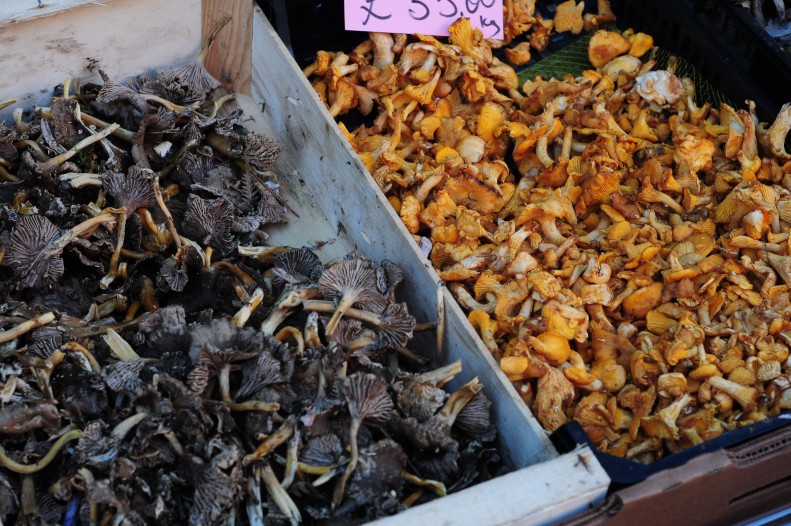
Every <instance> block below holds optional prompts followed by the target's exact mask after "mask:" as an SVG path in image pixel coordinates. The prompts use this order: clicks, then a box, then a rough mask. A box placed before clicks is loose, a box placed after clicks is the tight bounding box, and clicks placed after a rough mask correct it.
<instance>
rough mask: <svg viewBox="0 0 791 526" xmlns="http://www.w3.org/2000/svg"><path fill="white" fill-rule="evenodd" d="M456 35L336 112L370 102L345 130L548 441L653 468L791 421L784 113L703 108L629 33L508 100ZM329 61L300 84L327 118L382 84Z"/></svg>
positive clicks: (605, 38)
mask: <svg viewBox="0 0 791 526" xmlns="http://www.w3.org/2000/svg"><path fill="white" fill-rule="evenodd" d="M450 33H451V36H450V37H449V39H448V41H447V42H444V41H439V40H435V39H432V38H429V37H423V36H417V39H416V41H415V42H409V41H407V43H406V44H405V45H404V46H403V47H402V50H401V52H400V54H399V53H398V52H396V54H395V59H394V60H393V64H394V65H393V66H392V73H391V74H392V77H390V80H389V84H388V86H389V87H388V90H387V91H386V92H380V93H377V94H376V97H373V98H371V99H366V98H364V97H362V96H358V97H356V98H355V97H352V98H350V99H349V100H348V101H347V103H346V104H344V105H343V107H342V110H343V111H333V114H335V115H338V114H342V113H343V112H345V111H349V110H351V109H353V108H357V109H360V110H362V112H363V113H367V112H370V111H372V110H373V103H374V102H375V103H376V110H377V113H376V115H375V117H374V120H373V123H372V124H371V125H363V126H360V127H358V128H357V129H355V130H353V131H349V130H348V129H347V128H346V127H345V126H344V125H343V122H341V123H340V126H341V128H342V129H343V131H344V133H345V134H346V136H347V138H348V139H349V141H350V143H351V144H352V146H353V147H354V149H355V150H356V151H357V152H358V154H359V156H360V158H361V160H362V162H363V163H364V164H365V166H366V167H367V168H368V170H369V171H370V173H371V174H372V176H373V178H374V179H375V180H376V182H377V183H378V185H379V186H380V187H381V189H382V191H383V192H384V193H385V194H386V196H387V198H388V200H389V201H390V203H391V204H392V205H393V207H394V208H395V209H396V211H397V212H398V213H399V214H400V216H401V218H402V220H403V221H404V224H405V225H406V227H407V229H408V230H409V231H410V232H411V233H412V234H413V235H414V236H415V240H416V241H417V242H418V244H419V245H420V246H421V247H422V248H424V250H425V253H426V254H427V256H428V257H429V259H430V260H431V262H432V263H433V265H434V267H435V268H436V270H437V271H438V273H439V275H440V277H441V278H442V279H443V280H445V281H446V282H447V283H448V287H449V289H450V290H451V291H452V292H453V294H454V296H455V297H456V299H457V300H458V302H459V304H460V305H461V306H462V307H463V308H464V309H466V311H467V312H468V313H469V314H468V317H469V321H470V323H471V324H472V325H473V327H474V328H475V330H476V331H477V332H478V334H479V335H480V336H481V339H482V340H483V343H484V344H485V345H486V347H488V349H489V350H490V351H491V352H492V354H493V355H494V356H495V357H496V358H497V359H498V360H499V363H500V367H501V368H502V370H503V371H504V372H505V373H506V374H507V376H508V378H509V379H510V380H511V381H512V382H513V384H514V386H515V387H516V389H517V391H518V392H519V394H520V395H521V396H522V398H523V399H524V401H525V403H526V404H528V405H529V406H530V407H531V408H532V410H533V412H534V414H535V415H536V417H537V418H538V420H539V421H540V422H541V423H542V425H543V426H544V427H545V428H546V429H547V430H548V431H554V430H556V429H557V428H558V427H560V426H561V425H563V424H564V423H566V422H569V421H571V420H576V421H578V422H580V424H581V425H582V426H583V427H584V429H585V430H586V431H587V433H588V436H589V437H590V438H591V439H592V441H593V442H594V443H595V444H596V446H597V447H598V448H599V449H600V450H602V451H606V452H608V453H612V454H614V455H618V456H621V457H626V458H629V459H634V460H636V461H640V462H651V461H654V460H657V459H659V458H662V457H663V456H665V455H667V454H669V453H672V452H675V451H677V450H679V449H681V448H685V447H689V446H692V445H695V444H699V443H701V442H702V441H705V440H707V439H710V438H713V437H716V436H718V435H720V434H722V433H724V432H726V431H728V430H730V429H734V428H736V427H739V426H745V425H749V424H750V423H753V422H756V421H759V420H762V419H765V418H767V417H770V416H772V415H777V414H778V413H780V412H781V411H784V410H787V409H791V377H790V376H789V374H790V373H791V358H789V348H791V321H790V320H791V292H789V287H790V286H791V239H789V234H791V154H789V153H788V150H786V149H785V144H786V142H787V135H788V131H789V128H790V127H791V104H787V105H785V106H784V107H783V108H782V110H781V111H780V113H779V115H778V116H777V118H776V120H775V121H774V122H772V123H762V122H759V119H758V117H757V115H756V113H755V107H754V104H753V103H752V102H750V101H748V102H747V106H746V108H744V109H738V110H737V109H735V108H733V107H731V106H729V105H727V104H721V105H720V106H719V107H712V105H711V104H709V103H704V104H702V105H699V104H698V103H697V102H696V97H695V86H694V84H693V83H692V82H691V80H690V79H687V78H679V77H678V76H676V75H675V74H674V71H675V64H674V61H673V60H671V62H670V64H669V65H668V66H667V68H666V69H663V70H657V69H655V66H656V64H655V62H654V61H653V60H651V59H650V58H649V57H650V55H648V52H649V51H650V50H651V48H652V47H653V39H652V38H651V37H650V36H649V35H646V34H642V33H634V32H633V31H631V30H630V31H626V32H624V33H618V32H609V31H604V30H600V31H598V32H597V33H596V34H595V35H593V37H592V38H591V40H590V44H589V49H588V51H589V59H590V62H591V64H592V65H593V66H594V67H593V68H591V69H589V70H587V71H585V72H583V73H582V74H581V75H580V76H579V77H573V76H570V75H569V76H566V77H564V78H561V79H556V78H552V79H542V78H540V77H539V78H535V79H534V80H529V81H527V82H525V83H524V85H523V86H521V87H520V86H518V85H517V80H516V79H517V77H516V75H515V74H514V71H513V70H512V69H511V68H510V67H509V66H506V65H504V64H502V63H500V62H498V61H497V60H496V59H495V58H493V57H492V54H491V49H490V48H489V46H488V44H487V42H486V41H484V40H482V39H481V38H480V36H481V35H480V33H478V32H477V31H475V30H473V29H471V28H470V25H469V22H468V21H467V20H465V19H459V20H457V21H456V22H455V23H454V24H453V25H452V26H451V31H450ZM417 53H419V56H420V57H421V58H420V60H416V59H415V58H414V57H415V56H417V55H416V54H417ZM333 57H334V58H335V60H338V59H339V58H341V59H342V60H343V61H344V63H345V64H346V65H344V66H337V65H334V64H332V60H330V61H329V62H328V67H327V68H324V69H322V68H320V67H317V66H315V65H314V67H310V68H308V73H309V74H310V75H311V76H312V77H313V79H314V80H313V84H314V85H315V86H316V87H317V89H318V90H319V92H321V93H325V94H329V95H330V96H329V103H330V104H333V103H335V106H334V108H335V109H336V110H338V109H340V106H339V105H338V104H337V100H338V99H337V98H335V99H333V94H334V93H338V90H339V89H340V88H339V86H340V85H341V84H342V83H345V84H346V85H347V86H349V87H350V89H351V91H352V92H354V93H358V92H366V93H367V90H369V88H371V85H370V84H366V82H367V79H369V78H374V79H375V78H380V77H381V76H382V75H383V74H385V71H386V69H381V68H379V67H378V66H377V64H376V58H377V56H376V54H375V53H374V54H372V53H366V54H354V53H352V54H351V55H350V56H349V57H346V56H345V55H343V54H342V53H338V54H335V55H333ZM347 58H348V62H349V63H346V61H347ZM339 67H343V68H346V69H345V70H343V71H345V73H344V74H343V75H340V76H338V75H337V72H338V71H339V69H338V68H339ZM389 67H390V65H388V66H387V68H389ZM366 86H367V87H366ZM368 102H370V103H371V104H370V105H365V104H367V103H368ZM364 103H365V104H364Z"/></svg>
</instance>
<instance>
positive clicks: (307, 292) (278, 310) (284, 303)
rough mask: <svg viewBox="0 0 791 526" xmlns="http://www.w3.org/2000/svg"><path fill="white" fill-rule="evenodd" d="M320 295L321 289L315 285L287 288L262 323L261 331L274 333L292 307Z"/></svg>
mask: <svg viewBox="0 0 791 526" xmlns="http://www.w3.org/2000/svg"><path fill="white" fill-rule="evenodd" d="M318 295H319V290H318V289H317V288H315V287H308V288H303V289H296V290H295V289H290V290H288V289H287V290H285V291H284V292H283V294H281V295H280V298H278V300H277V302H276V303H275V305H274V308H273V309H272V312H270V313H269V316H268V317H267V318H266V319H265V320H264V322H263V323H262V324H261V332H263V333H264V334H274V333H275V329H277V327H278V325H280V324H281V323H282V322H283V320H285V319H286V318H287V317H288V315H289V313H290V312H291V310H292V309H294V308H296V307H298V306H299V305H301V304H302V302H303V301H305V300H307V299H311V298H315V297H316V296H318Z"/></svg>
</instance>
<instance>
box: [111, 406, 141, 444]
mask: <svg viewBox="0 0 791 526" xmlns="http://www.w3.org/2000/svg"><path fill="white" fill-rule="evenodd" d="M147 416H148V415H147V414H146V413H143V412H140V413H135V414H134V415H132V416H130V417H127V418H124V419H123V420H121V421H120V422H119V423H118V425H116V426H115V427H114V428H113V431H112V433H111V434H112V436H113V438H115V439H116V440H118V441H119V442H120V441H122V440H123V439H124V438H125V437H126V435H128V434H129V432H130V431H131V430H132V429H134V427H135V426H136V425H137V424H139V423H140V422H142V421H143V420H145V419H146V417H147Z"/></svg>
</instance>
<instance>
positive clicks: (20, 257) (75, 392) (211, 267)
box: [0, 62, 503, 525]
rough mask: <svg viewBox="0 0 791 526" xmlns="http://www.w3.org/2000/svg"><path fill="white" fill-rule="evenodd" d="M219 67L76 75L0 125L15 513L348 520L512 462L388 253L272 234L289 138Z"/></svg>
mask: <svg viewBox="0 0 791 526" xmlns="http://www.w3.org/2000/svg"><path fill="white" fill-rule="evenodd" d="M217 85H218V83H217V82H216V81H215V80H214V79H212V78H211V77H209V76H208V75H207V74H206V72H205V70H204V69H203V67H202V65H201V64H200V63H199V62H195V63H193V64H190V65H187V66H184V67H180V68H175V69H164V70H160V71H159V72H158V74H157V77H156V79H151V78H136V79H133V80H131V81H129V82H126V83H117V82H114V81H113V80H110V79H105V81H104V83H103V84H102V85H101V86H99V85H83V86H79V85H77V84H75V83H72V82H66V83H65V85H64V86H62V87H60V88H59V92H58V93H57V94H56V96H55V97H54V98H53V99H52V102H51V106H50V107H47V108H38V109H37V110H36V112H35V114H34V115H33V116H32V117H31V116H30V115H26V114H25V112H24V111H23V110H22V109H21V108H20V109H17V110H15V111H14V112H13V116H14V122H11V121H9V122H8V123H7V124H8V125H4V124H0V178H2V180H3V181H2V183H0V254H2V255H0V259H1V260H2V268H0V276H2V280H1V281H0V327H2V330H0V524H10V523H62V524H66V525H74V524H130V525H131V524H147V523H161V524H175V523H180V524H186V523H190V524H220V523H223V524H225V523H234V522H238V523H250V524H263V523H278V524H279V523H289V522H290V523H292V524H296V523H299V522H300V521H305V522H310V523H318V522H325V521H328V522H332V523H357V522H360V521H363V520H370V519H373V518H376V517H379V516H383V515H389V514H393V513H396V512H398V511H400V510H403V509H404V508H406V507H409V506H412V505H414V504H417V503H420V502H423V501H426V500H429V499H431V498H433V497H435V496H438V495H439V496H441V495H444V494H445V493H447V492H450V491H456V490H459V489H462V488H464V487H466V486H468V485H470V484H474V483H476V482H478V481H481V480H486V479H488V478H489V477H491V476H494V475H496V474H498V473H499V472H500V471H501V470H502V469H503V467H502V464H501V462H500V460H499V457H498V454H497V451H496V450H495V448H494V446H493V440H494V436H495V432H494V429H493V426H492V425H491V424H490V421H489V406H490V404H489V401H488V399H487V398H486V397H485V395H484V394H483V393H482V392H481V389H482V385H481V384H480V383H479V382H478V381H477V379H474V378H473V379H470V378H467V380H470V381H469V382H468V383H467V384H465V385H463V386H462V387H460V388H459V389H457V390H456V391H455V392H453V393H448V392H446V391H445V390H443V389H442V386H443V385H445V384H446V383H448V382H449V381H451V380H452V379H453V378H454V377H455V376H457V375H458V374H459V373H460V372H461V364H460V363H458V362H457V363H452V364H449V365H446V366H444V367H442V368H439V369H434V370H431V369H430V367H428V366H427V361H426V360H425V359H423V358H421V356H420V355H419V354H418V353H415V352H412V351H410V350H409V349H407V348H406V347H407V345H408V343H409V342H410V340H411V339H412V333H413V330H414V328H415V319H414V318H413V317H412V316H411V315H410V314H409V312H408V310H407V307H406V304H404V303H399V302H397V301H396V287H397V286H398V284H399V283H400V282H401V280H402V276H401V271H400V269H399V268H398V267H397V266H396V265H395V264H392V263H390V262H388V261H384V262H381V264H377V263H374V262H372V261H369V260H367V259H364V258H362V257H357V256H354V255H352V256H349V257H346V258H343V259H341V260H338V261H336V262H334V263H332V264H330V265H329V266H327V267H326V268H325V265H323V264H322V262H321V261H319V258H318V257H317V256H316V255H315V254H314V253H313V252H312V251H311V250H309V249H307V248H289V247H272V246H267V245H265V243H264V241H265V240H266V238H267V235H266V233H265V232H264V229H265V228H266V225H268V224H270V223H277V222H284V221H286V219H287V217H288V212H287V206H286V205H285V204H284V203H283V202H282V200H281V198H280V196H279V186H278V184H277V182H276V180H275V176H274V174H273V173H272V172H270V171H269V169H270V168H271V167H272V166H273V165H274V163H275V161H276V160H277V158H278V154H279V146H278V144H277V142H275V141H274V140H273V139H270V138H268V137H265V136H262V135H258V134H255V133H252V132H249V131H247V130H246V129H245V128H244V126H243V125H242V120H241V119H240V114H239V112H238V111H234V112H231V113H230V114H229V115H226V116H223V117H221V116H219V115H221V114H223V112H222V110H224V109H225V108H223V106H224V105H225V104H230V102H229V101H230V100H231V99H232V98H233V97H232V96H230V95H228V96H223V97H219V98H217V97H216V96H215V97H213V98H212V97H209V95H210V94H211V93H213V92H214V91H215V88H216V87H217ZM111 122H112V123H113V124H110V123H111ZM297 246H298V245H297ZM399 356H402V357H405V359H406V360H407V361H406V363H402V364H401V366H399V359H398V357H399Z"/></svg>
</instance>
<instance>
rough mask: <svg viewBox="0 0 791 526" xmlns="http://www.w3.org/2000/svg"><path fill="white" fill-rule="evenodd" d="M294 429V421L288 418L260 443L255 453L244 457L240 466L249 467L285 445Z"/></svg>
mask: <svg viewBox="0 0 791 526" xmlns="http://www.w3.org/2000/svg"><path fill="white" fill-rule="evenodd" d="M295 429H296V425H295V421H294V419H293V418H289V419H288V420H286V421H285V422H283V424H282V425H281V426H280V427H279V428H278V429H277V431H275V432H274V433H272V434H271V435H269V436H268V437H266V439H265V440H264V441H263V442H261V444H260V445H259V446H258V447H257V448H255V451H253V452H252V453H250V454H249V455H247V456H245V457H244V459H243V460H242V464H243V465H245V466H249V465H250V464H252V463H253V462H256V461H258V460H261V459H263V458H264V457H266V456H267V455H268V454H269V453H271V452H272V451H274V450H275V448H277V447H278V446H279V445H281V444H283V443H285V441H286V440H288V439H289V438H291V435H293V434H294V430H295Z"/></svg>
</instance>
